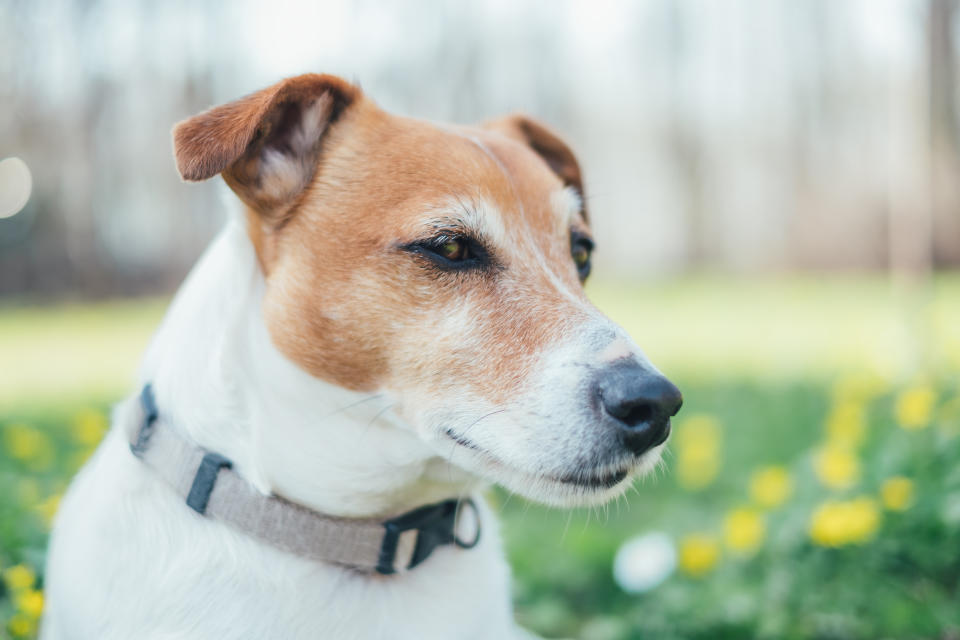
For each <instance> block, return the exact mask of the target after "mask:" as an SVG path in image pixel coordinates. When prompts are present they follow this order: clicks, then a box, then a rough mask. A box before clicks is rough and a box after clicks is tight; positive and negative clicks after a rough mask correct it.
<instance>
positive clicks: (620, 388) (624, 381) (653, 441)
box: [596, 361, 683, 455]
mask: <svg viewBox="0 0 960 640" xmlns="http://www.w3.org/2000/svg"><path fill="white" fill-rule="evenodd" d="M596 389H597V391H596V392H597V395H598V396H599V398H600V406H601V407H602V409H603V411H604V412H605V413H606V414H607V415H608V416H610V417H611V418H613V421H614V422H615V424H616V426H617V429H618V430H619V432H620V434H621V437H622V439H623V442H624V444H625V445H626V447H627V448H628V449H630V450H631V451H632V452H633V453H635V454H637V455H640V454H641V453H643V452H644V451H646V450H647V449H650V448H652V447H655V446H657V445H658V444H662V443H663V442H665V441H666V439H667V437H668V436H669V435H670V418H672V417H673V416H675V415H677V412H678V411H680V406H681V405H682V404H683V395H681V393H680V390H679V389H677V387H676V386H674V384H673V383H672V382H670V381H669V380H667V379H666V378H664V377H663V376H662V375H660V374H659V373H655V372H653V371H651V370H650V369H648V368H646V367H643V366H642V365H640V364H639V363H635V362H633V361H628V362H622V363H618V364H615V365H612V366H610V367H607V368H606V369H604V370H603V371H602V372H601V374H600V378H599V382H598V384H597V388H596Z"/></svg>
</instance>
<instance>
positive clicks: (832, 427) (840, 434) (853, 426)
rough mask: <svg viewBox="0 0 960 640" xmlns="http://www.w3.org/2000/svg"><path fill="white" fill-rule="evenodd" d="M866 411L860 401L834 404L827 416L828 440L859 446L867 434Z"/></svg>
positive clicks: (837, 443) (840, 444)
mask: <svg viewBox="0 0 960 640" xmlns="http://www.w3.org/2000/svg"><path fill="white" fill-rule="evenodd" d="M865 414H866V411H865V410H864V406H863V405H862V404H861V403H859V402H854V401H850V400H846V401H843V402H839V403H837V404H836V405H834V406H833V409H831V411H830V414H829V415H828V416H827V421H826V430H827V440H828V441H829V442H830V443H832V444H835V445H837V446H843V447H848V448H852V447H858V446H860V445H861V444H863V439H864V436H865V435H866V431H867V429H866V424H867V421H866V416H865Z"/></svg>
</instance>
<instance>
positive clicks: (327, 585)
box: [42, 223, 523, 640]
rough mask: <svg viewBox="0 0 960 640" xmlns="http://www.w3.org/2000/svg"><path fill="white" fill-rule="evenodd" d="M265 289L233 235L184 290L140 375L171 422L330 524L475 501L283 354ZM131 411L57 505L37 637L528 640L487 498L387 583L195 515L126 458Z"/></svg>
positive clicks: (421, 452) (374, 411) (463, 481)
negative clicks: (453, 540)
mask: <svg viewBox="0 0 960 640" xmlns="http://www.w3.org/2000/svg"><path fill="white" fill-rule="evenodd" d="M262 286H263V284H262V277H261V276H260V274H259V271H258V269H257V266H256V260H255V259H254V256H253V253H252V249H251V247H250V243H249V240H248V239H247V237H246V234H245V232H244V231H243V229H242V228H241V226H240V225H239V224H238V223H233V224H231V225H230V226H229V227H228V228H227V229H226V230H225V231H224V232H223V233H222V234H221V236H220V237H219V238H218V239H217V240H216V241H215V243H214V244H213V246H212V247H211V248H210V249H209V250H208V252H207V254H206V255H205V257H204V258H203V259H202V260H201V262H200V263H199V264H198V266H197V267H196V268H195V270H194V272H193V273H192V274H191V276H190V277H189V279H188V281H187V283H186V284H185V285H184V287H183V289H182V290H181V292H180V293H179V294H178V295H177V298H176V299H175V301H174V303H173V305H172V307H171V309H170V311H169V313H168V315H167V317H166V319H165V320H164V322H163V325H162V326H161V328H160V330H159V332H158V334H157V336H156V338H155V339H154V341H153V343H152V345H151V347H150V349H149V351H148V354H147V357H146V361H145V364H144V367H143V371H142V379H143V380H144V381H147V380H150V381H152V382H153V383H154V386H155V388H156V391H157V400H158V403H159V406H160V407H161V408H162V410H163V411H164V412H165V413H166V416H167V419H168V420H169V421H170V423H171V424H173V425H176V427H177V428H180V429H183V431H184V432H186V433H187V434H188V435H189V436H190V437H191V438H193V439H194V440H195V441H196V442H197V443H198V444H200V445H201V446H206V447H209V448H212V449H215V450H217V451H220V452H222V453H223V454H225V455H227V456H228V457H230V458H231V459H233V460H234V461H235V463H236V468H237V470H238V471H239V472H240V473H241V474H243V475H244V476H245V477H247V478H248V479H250V480H251V481H252V482H254V483H255V484H256V485H257V486H258V487H260V488H261V489H262V490H264V491H268V490H276V491H278V492H279V493H282V494H283V495H285V496H286V497H288V498H290V499H292V500H295V501H297V502H300V503H302V504H305V505H308V506H310V507H313V508H315V509H318V510H322V511H324V512H327V513H331V514H338V515H346V516H359V515H375V514H380V513H386V512H391V513H396V512H398V511H403V510H406V509H408V508H411V507H414V506H418V505H421V504H424V503H428V502H430V501H433V500H435V499H439V498H441V497H449V496H451V495H457V494H459V493H466V492H470V491H471V490H472V489H473V487H474V486H475V485H476V481H475V479H474V478H472V477H471V476H469V475H467V474H464V473H463V472H460V471H455V470H449V471H448V465H446V464H443V465H440V464H439V463H438V460H437V458H436V454H435V453H434V452H433V451H432V450H431V449H430V448H429V447H428V446H427V445H425V444H424V443H422V442H421V441H420V440H419V439H418V438H417V437H416V436H415V435H413V434H412V433H410V432H409V431H406V430H404V429H400V428H397V427H396V426H395V425H394V424H393V423H394V421H395V418H393V417H391V416H390V412H389V411H386V412H384V413H382V414H381V413H380V412H381V411H382V410H383V408H384V406H385V405H384V403H387V402H389V398H374V399H370V400H369V401H367V402H361V401H363V400H366V399H367V397H366V396H359V395H358V394H354V393H351V392H347V391H344V390H341V389H338V388H335V387H332V386H330V385H327V384H324V383H322V382H320V381H318V380H316V379H313V378H311V377H310V376H308V375H307V374H306V373H303V372H301V371H300V370H299V369H297V368H296V367H294V365H292V364H291V363H289V362H287V361H286V360H285V359H284V358H283V357H281V356H280V355H279V354H278V353H277V352H276V351H275V349H274V348H273V346H272V345H271V344H270V342H269V340H268V339H267V338H266V335H265V329H264V328H263V323H262V321H260V319H259V318H260V316H259V312H258V310H259V298H260V296H261V295H262ZM244 292H245V293H244ZM252 385H259V386H257V387H255V386H252ZM251 389H257V390H258V391H257V393H251V392H250V390H251ZM134 403H135V401H134V400H132V399H131V400H128V401H126V402H125V403H123V404H122V405H121V406H120V407H118V409H117V411H116V415H115V422H114V427H113V429H112V430H111V432H110V434H109V435H108V436H107V438H106V440H105V442H104V443H103V444H102V445H101V447H100V449H99V450H98V452H97V454H96V455H95V456H94V458H93V459H92V460H91V461H90V463H89V464H88V465H87V466H86V467H85V468H84V469H83V471H82V472H81V473H80V474H79V475H78V476H77V478H76V480H75V481H74V483H73V485H72V486H71V487H70V490H69V491H68V492H67V495H66V496H65V497H64V499H63V503H62V506H61V510H60V513H59V514H58V516H57V520H56V525H55V529H54V535H53V538H52V540H51V546H50V554H49V561H48V572H47V584H46V592H47V608H46V614H45V618H44V621H43V627H42V637H43V638H46V639H50V640H56V639H59V638H97V639H110V638H124V639H129V638H284V639H286V638H290V639H294V638H317V637H323V638H480V637H487V638H508V637H511V636H512V635H515V634H522V633H523V632H522V631H520V630H517V629H516V628H515V627H514V623H513V620H512V614H511V612H510V596H509V573H508V570H507V567H506V564H505V562H504V560H503V555H502V552H501V549H500V540H499V535H498V533H497V526H496V520H495V518H494V516H493V514H492V513H490V511H489V509H487V508H486V506H485V505H484V503H483V501H482V499H481V498H480V497H479V496H476V495H475V496H474V499H475V500H477V502H478V504H479V505H481V510H482V514H481V518H482V522H483V535H482V537H481V540H480V544H479V545H478V546H477V547H476V548H475V549H472V550H469V551H463V550H460V549H457V548H454V547H442V548H439V549H437V550H436V551H435V552H434V554H433V555H432V556H431V557H430V559H429V560H428V561H427V562H426V563H424V564H423V565H421V566H420V567H417V569H416V570H414V571H411V572H409V573H407V574H404V575H400V576H392V577H379V576H372V577H371V576H364V575H360V574H357V573H354V572H351V571H348V570H342V569H338V568H335V567H331V566H326V565H322V564H317V563H312V562H308V561H304V560H303V559H301V558H298V557H296V556H293V555H289V554H286V553H283V552H281V551H278V550H275V549H273V548H270V547H267V546H264V545H262V544H260V543H258V542H256V541H255V540H253V539H252V538H249V537H247V536H245V535H244V534H242V533H239V532H236V531H234V530H232V529H230V528H229V527H226V526H224V525H221V524H218V523H215V522H212V521H210V520H207V519H205V518H203V517H202V516H199V515H197V514H195V513H193V512H191V511H190V510H189V509H188V508H186V507H185V506H184V505H183V503H182V501H181V500H180V499H179V498H177V497H176V496H175V495H174V494H173V493H172V492H171V491H170V490H169V489H168V488H167V487H166V486H165V485H163V483H162V482H160V481H159V480H158V479H157V478H156V477H155V476H154V475H153V474H152V473H151V472H150V471H149V470H148V469H147V468H146V467H145V466H143V465H142V463H140V462H139V461H138V460H136V459H135V458H134V457H133V456H132V455H131V454H130V451H129V448H128V446H127V444H126V442H127V430H129V429H133V428H134V421H135V415H136V411H135V404H134ZM378 414H379V415H378ZM357 434H360V436H359V438H358V435H357ZM290 443H295V444H294V445H293V446H290ZM440 467H442V468H443V470H442V471H441V470H440Z"/></svg>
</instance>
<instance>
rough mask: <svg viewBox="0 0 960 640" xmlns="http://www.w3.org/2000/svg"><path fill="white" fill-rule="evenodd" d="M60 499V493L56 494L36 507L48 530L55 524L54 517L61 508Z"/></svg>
mask: <svg viewBox="0 0 960 640" xmlns="http://www.w3.org/2000/svg"><path fill="white" fill-rule="evenodd" d="M60 497H61V496H60V494H59V493H55V494H53V495H51V496H50V497H48V498H47V499H46V500H44V501H43V502H41V503H40V504H38V505H37V506H35V507H34V509H36V511H37V513H39V514H40V517H41V518H43V521H44V523H45V524H46V525H47V527H48V528H49V527H50V526H51V525H52V524H53V517H54V516H55V515H57V509H59V508H60Z"/></svg>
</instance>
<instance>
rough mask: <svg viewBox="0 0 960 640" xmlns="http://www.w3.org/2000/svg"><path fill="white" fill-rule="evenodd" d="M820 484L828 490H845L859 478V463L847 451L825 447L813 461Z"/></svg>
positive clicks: (834, 447) (841, 448)
mask: <svg viewBox="0 0 960 640" xmlns="http://www.w3.org/2000/svg"><path fill="white" fill-rule="evenodd" d="M813 470H814V471H815V472H816V474H817V477H818V478H819V479H820V482H821V483H822V484H823V485H824V486H825V487H828V488H830V489H846V488H847V487H851V486H853V485H854V484H856V482H857V480H858V479H859V478H860V462H859V461H858V460H857V458H856V456H855V455H853V452H851V451H850V450H849V449H847V448H845V447H838V446H831V445H827V446H826V447H825V448H823V449H821V450H820V451H819V452H818V453H817V454H816V456H815V457H814V460H813Z"/></svg>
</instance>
